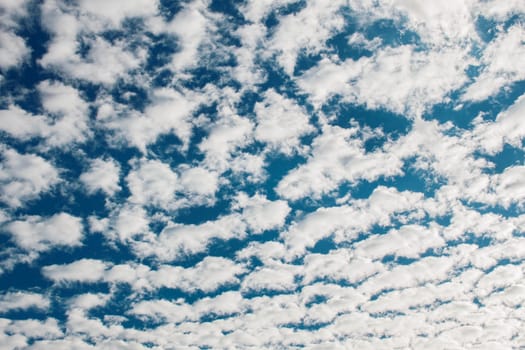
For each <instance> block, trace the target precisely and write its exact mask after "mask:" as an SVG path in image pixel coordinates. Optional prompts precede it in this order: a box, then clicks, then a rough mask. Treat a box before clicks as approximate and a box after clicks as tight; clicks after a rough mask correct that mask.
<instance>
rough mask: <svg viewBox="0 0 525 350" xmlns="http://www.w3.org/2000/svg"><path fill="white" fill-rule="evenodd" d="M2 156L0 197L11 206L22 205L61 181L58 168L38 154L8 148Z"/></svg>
mask: <svg viewBox="0 0 525 350" xmlns="http://www.w3.org/2000/svg"><path fill="white" fill-rule="evenodd" d="M2 158H3V160H2V163H1V164H0V188H1V192H2V194H1V195H0V199H1V200H2V201H3V202H4V203H7V204H8V205H9V206H10V207H15V208H16V207H21V206H22V205H23V204H24V203H25V202H27V201H28V200H31V199H35V198H37V197H38V196H39V195H40V194H41V193H43V192H46V191H48V190H49V189H50V188H51V186H53V185H54V184H56V183H57V182H58V181H59V176H58V171H57V169H55V167H54V166H53V165H52V164H51V163H49V162H48V161H46V160H45V159H44V158H41V157H39V156H37V155H34V154H20V153H18V152H16V151H15V150H12V149H7V150H4V151H3V152H2Z"/></svg>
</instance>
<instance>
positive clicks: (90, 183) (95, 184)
mask: <svg viewBox="0 0 525 350" xmlns="http://www.w3.org/2000/svg"><path fill="white" fill-rule="evenodd" d="M119 172H120V169H119V165H118V164H117V163H116V162H115V161H114V160H104V159H101V158H98V159H94V160H93V161H92V162H91V164H90V167H89V169H88V170H87V171H86V172H84V173H83V174H82V175H80V181H81V182H82V183H83V184H84V186H86V189H87V191H88V192H89V193H94V192H97V191H102V192H104V193H105V194H107V195H108V196H112V195H113V194H115V192H117V191H119V190H120V186H119Z"/></svg>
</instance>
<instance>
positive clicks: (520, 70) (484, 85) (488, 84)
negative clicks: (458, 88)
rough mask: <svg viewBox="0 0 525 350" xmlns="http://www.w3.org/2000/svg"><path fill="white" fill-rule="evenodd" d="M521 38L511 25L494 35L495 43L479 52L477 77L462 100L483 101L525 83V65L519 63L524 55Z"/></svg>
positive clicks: (522, 31) (518, 29)
mask: <svg viewBox="0 0 525 350" xmlns="http://www.w3.org/2000/svg"><path fill="white" fill-rule="evenodd" d="M524 35H525V29H524V28H523V26H522V25H514V26H512V27H510V28H509V29H508V30H507V31H501V32H499V33H498V36H497V37H496V39H495V40H493V41H491V42H490V43H489V44H488V45H487V47H486V48H485V49H484V50H483V54H482V57H481V60H480V61H481V62H480V63H481V67H482V69H481V73H480V74H479V76H477V77H476V78H475V80H474V82H473V83H472V84H471V85H470V86H468V87H467V89H466V91H465V93H464V94H463V96H462V99H463V100H465V101H483V100H485V99H486V98H488V97H490V96H493V95H495V94H496V93H498V92H499V91H500V90H501V88H503V87H506V86H509V85H510V84H511V83H513V82H516V81H519V80H523V79H525V63H523V62H522V60H521V59H520V58H521V57H523V55H524V54H525V47H524V45H523V36H524Z"/></svg>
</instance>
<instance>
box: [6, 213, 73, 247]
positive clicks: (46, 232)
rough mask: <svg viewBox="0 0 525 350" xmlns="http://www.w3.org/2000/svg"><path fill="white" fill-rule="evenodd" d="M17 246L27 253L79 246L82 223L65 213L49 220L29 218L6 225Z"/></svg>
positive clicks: (37, 217)
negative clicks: (58, 247)
mask: <svg viewBox="0 0 525 350" xmlns="http://www.w3.org/2000/svg"><path fill="white" fill-rule="evenodd" d="M7 230H8V231H9V232H10V233H11V235H12V236H13V239H14V241H15V242H16V244H17V245H18V246H20V247H21V248H23V249H26V250H28V251H31V250H34V251H46V250H49V249H52V248H55V247H57V246H66V247H67V246H69V247H73V246H78V245H80V242H81V239H82V233H83V227H82V221H81V219H80V218H77V217H74V216H72V215H70V214H67V213H60V214H55V215H53V216H51V217H49V218H42V217H40V216H29V217H27V218H25V220H17V221H13V222H10V223H9V224H8V225H7Z"/></svg>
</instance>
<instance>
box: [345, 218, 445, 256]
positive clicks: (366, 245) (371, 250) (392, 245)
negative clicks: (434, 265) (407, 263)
mask: <svg viewBox="0 0 525 350" xmlns="http://www.w3.org/2000/svg"><path fill="white" fill-rule="evenodd" d="M438 230H439V228H438V227H429V228H426V227H421V226H416V225H405V226H403V227H401V228H400V229H399V230H391V231H389V232H388V233H386V234H383V235H374V236H372V237H369V238H367V239H366V240H364V241H361V242H359V243H357V244H356V245H355V254H356V255H358V256H363V257H365V258H370V259H381V258H383V257H385V256H387V255H394V256H397V257H408V258H418V257H419V256H420V255H421V254H422V253H424V252H425V251H427V250H428V249H433V248H439V247H442V246H444V245H445V241H444V240H443V238H441V236H440V235H439V231H438Z"/></svg>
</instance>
